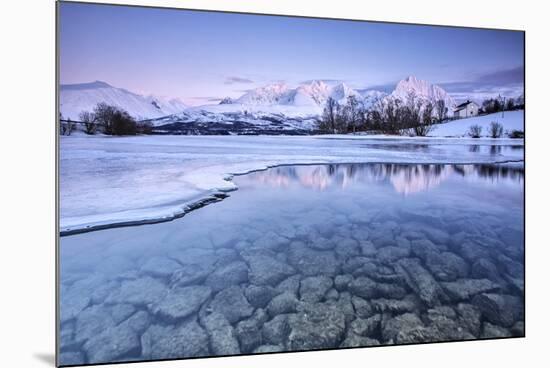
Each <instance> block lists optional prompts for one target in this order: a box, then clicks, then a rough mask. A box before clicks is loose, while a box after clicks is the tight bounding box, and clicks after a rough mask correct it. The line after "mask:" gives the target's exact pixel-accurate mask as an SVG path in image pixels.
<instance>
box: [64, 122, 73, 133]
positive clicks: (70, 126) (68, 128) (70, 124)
mask: <svg viewBox="0 0 550 368" xmlns="http://www.w3.org/2000/svg"><path fill="white" fill-rule="evenodd" d="M73 128H74V123H73V121H72V120H71V119H67V120H66V121H65V135H71V133H72V132H73Z"/></svg>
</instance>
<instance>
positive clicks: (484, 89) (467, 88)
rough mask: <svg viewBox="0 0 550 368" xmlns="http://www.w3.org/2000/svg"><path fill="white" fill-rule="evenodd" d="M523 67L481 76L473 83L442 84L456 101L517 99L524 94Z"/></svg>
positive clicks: (472, 81)
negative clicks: (497, 98) (501, 97)
mask: <svg viewBox="0 0 550 368" xmlns="http://www.w3.org/2000/svg"><path fill="white" fill-rule="evenodd" d="M523 73H524V69H523V66H519V67H515V68H510V69H502V70H497V71H494V72H490V73H485V74H480V75H478V76H477V77H476V78H475V79H473V80H471V81H461V82H448V83H440V84H439V85H440V86H441V87H443V88H444V89H445V90H446V91H447V92H448V93H449V94H451V95H452V96H453V97H454V98H456V99H467V98H473V99H484V98H488V97H495V96H497V95H501V96H505V97H516V96H518V95H520V94H522V93H523V86H524V80H523Z"/></svg>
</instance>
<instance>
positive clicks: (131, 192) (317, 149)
mask: <svg viewBox="0 0 550 368" xmlns="http://www.w3.org/2000/svg"><path fill="white" fill-rule="evenodd" d="M327 138H328V139H327ZM350 138H351V139H350ZM473 146H477V147H484V146H490V147H493V146H497V147H509V146H515V147H517V146H523V140H511V139H468V138H407V137H405V138H402V137H399V138H396V137H377V138H375V139H373V137H369V136H353V137H348V136H313V137H287V136H278V137H270V136H255V137H250V136H248V137H247V136H228V137H220V136H194V137H187V136H170V137H167V136H163V137H159V136H153V137H151V136H149V137H125V138H113V137H110V138H100V137H96V138H92V139H90V138H89V137H63V138H62V139H61V155H60V159H61V162H60V187H61V200H60V232H61V235H62V236H65V235H72V234H77V233H82V232H88V231H93V230H101V229H107V228H113V227H122V226H134V225H142V224H153V223H158V222H165V221H171V220H173V219H176V218H180V217H182V216H184V215H185V214H187V213H189V212H191V211H192V210H194V209H196V208H200V207H202V206H204V205H207V204H210V203H215V202H218V201H220V200H221V199H223V197H225V196H227V195H226V194H225V193H227V192H230V191H233V190H236V189H238V188H237V186H236V185H235V183H234V182H233V181H232V178H233V177H235V176H238V175H245V174H248V173H250V172H255V171H260V170H266V169H269V168H272V167H277V166H283V165H317V164H336V163H342V164H343V163H373V164H374V163H395V164H418V163H420V164H483V163H505V162H522V161H523V150H521V152H515V151H512V152H505V153H500V154H497V155H495V154H490V153H489V152H484V151H485V150H483V149H482V150H479V149H478V150H477V151H472V150H470V149H469V147H473ZM396 147H398V148H397V149H396Z"/></svg>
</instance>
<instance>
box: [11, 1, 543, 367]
mask: <svg viewBox="0 0 550 368" xmlns="http://www.w3.org/2000/svg"><path fill="white" fill-rule="evenodd" d="M111 2H117V1H111ZM121 3H127V4H135V5H159V6H174V7H186V8H200V9H215V10H231V11H247V12H258V13H276V14H289V15H308V16H320V17H323V16H324V17H336V18H351V19H371V20H385V21H402V22H410V23H435V24H449V25H462V26H483V27H496V28H513V29H525V30H526V31H527V44H526V47H527V81H526V86H527V95H526V96H527V105H528V107H527V179H526V183H527V220H528V222H527V338H525V339H512V340H497V341H481V342H467V343H444V344H432V345H416V346H405V347H386V348H370V349H355V350H344V351H324V352H315V353H292V354H277V355H270V356H248V357H233V358H215V359H202V360H187V361H171V362H163V363H157V362H155V363H140V364H138V365H116V366H113V367H126V366H129V367H222V366H223V367H227V366H229V367H231V366H235V367H243V366H260V365H261V366H264V367H280V366H298V365H299V366H310V365H311V366H313V365H315V366H317V367H334V366H338V365H342V364H354V365H355V364H357V365H368V366H398V365H401V366H406V367H416V366H418V367H438V368H439V367H441V366H445V367H461V368H464V367H478V366H491V367H518V366H521V365H524V364H529V362H530V361H532V362H536V361H537V360H536V359H537V358H540V359H541V360H540V361H541V362H544V361H546V360H547V359H546V354H544V353H545V352H546V351H544V348H547V346H548V344H547V341H548V340H547V334H546V331H547V327H548V325H549V323H548V317H547V315H548V312H547V310H548V306H549V305H550V303H549V298H548V290H549V288H548V280H550V277H549V274H548V268H549V267H548V266H547V265H546V263H547V260H548V259H550V257H549V255H550V254H549V253H550V252H549V251H548V249H549V248H548V245H547V244H546V243H547V240H546V239H547V236H546V232H543V229H544V227H545V226H546V227H547V226H548V225H547V224H546V219H547V217H548V215H547V214H546V211H545V210H546V206H545V204H547V203H548V200H547V196H546V198H545V195H546V193H547V191H548V189H549V188H550V185H549V184H550V183H548V181H547V180H548V179H546V177H548V175H546V171H545V170H544V169H545V168H546V166H547V165H546V162H547V160H548V156H549V155H548V152H547V151H546V148H547V144H546V138H545V137H548V136H549V134H550V132H549V129H548V126H549V125H550V121H548V120H549V119H548V117H547V114H546V111H547V110H548V102H547V100H548V98H549V97H550V96H549V93H548V88H549V87H550V83H549V82H548V66H549V65H550V60H549V58H548V47H547V45H548V39H547V36H546V35H547V34H548V29H547V27H548V24H547V20H546V19H545V18H546V15H547V12H546V11H544V9H543V5H536V4H533V3H534V2H533V3H531V4H530V3H528V2H517V1H492V0H491V1H487V0H486V1H483V2H482V1H470V0H462V1H459V2H454V3H445V2H443V1H441V0H439V1H421V0H416V1H405V0H393V1H376V2H369V3H367V2H366V1H353V0H338V1H331V2H327V1H325V2H322V1H319V0H317V1H309V0H277V1H267V0H264V1H261V0H256V1H253V2H252V1H247V0H233V1H231V2H229V1H227V0H225V1H224V0H202V1H201V0H187V1H183V0H180V1H177V0H171V1H167V0H156V1H153V0H139V1H135V0H134V1H132V0H125V1H122V2H121ZM540 3H541V4H542V3H543V2H540ZM54 5H55V4H54V2H53V1H51V0H32V1H29V0H19V1H13V0H12V1H11V2H3V3H2V4H1V5H0V6H1V11H0V16H1V19H0V34H1V35H2V58H1V59H0V60H2V68H1V69H0V70H2V78H1V79H0V81H2V84H0V91H1V93H2V98H1V100H0V101H2V103H1V105H0V106H2V115H1V116H2V117H3V119H2V122H1V124H2V125H3V129H2V131H1V132H2V133H1V134H2V135H1V137H2V139H1V140H0V157H1V159H2V173H3V175H2V181H1V183H2V190H1V193H2V201H0V208H1V210H2V211H1V213H2V224H3V225H2V231H0V234H1V235H0V236H1V242H0V244H1V247H0V249H1V252H2V254H1V256H0V272H1V275H0V276H1V277H0V280H1V286H2V287H1V289H0V290H1V292H2V294H1V295H2V298H1V300H0V305H1V313H0V316H1V321H2V323H1V324H0V327H1V331H2V334H1V336H2V337H3V339H2V354H0V362H1V363H2V364H1V365H2V366H5V367H18V366H22V367H23V366H24V367H42V366H43V367H48V366H49V367H51V366H53V354H54V327H55V324H54V306H55V304H54V277H53V275H54V261H53V260H54V239H55V232H54V228H55V218H54V208H55V200H54V193H55V188H54V183H55V181H54V178H55V166H54V142H55V131H54V126H55V125H54V121H53V120H54V117H55V112H54V107H55V99H54V87H55V79H54V62H55V59H54V36H55V31H54ZM533 364H535V365H536V364H537V363H533ZM542 364H544V363H542ZM106 367H108V366H106Z"/></svg>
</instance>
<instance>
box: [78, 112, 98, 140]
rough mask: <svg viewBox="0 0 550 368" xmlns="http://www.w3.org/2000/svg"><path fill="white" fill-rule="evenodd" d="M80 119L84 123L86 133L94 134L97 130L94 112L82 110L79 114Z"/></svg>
mask: <svg viewBox="0 0 550 368" xmlns="http://www.w3.org/2000/svg"><path fill="white" fill-rule="evenodd" d="M79 119H80V121H81V122H82V123H83V124H84V131H85V132H86V134H90V135H92V134H95V133H96V131H97V118H96V116H95V114H94V113H91V112H89V111H82V112H81V113H80V115H79Z"/></svg>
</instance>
